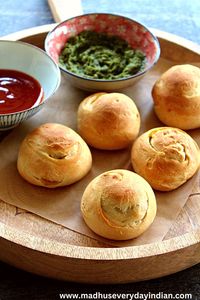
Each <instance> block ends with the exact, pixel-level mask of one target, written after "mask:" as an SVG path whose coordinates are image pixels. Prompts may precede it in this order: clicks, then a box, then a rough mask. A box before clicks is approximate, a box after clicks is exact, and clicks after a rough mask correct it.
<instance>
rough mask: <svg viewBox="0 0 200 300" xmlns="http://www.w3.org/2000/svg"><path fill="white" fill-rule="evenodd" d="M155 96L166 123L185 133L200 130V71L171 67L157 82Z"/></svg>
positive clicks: (153, 92) (177, 66) (190, 68)
mask: <svg viewBox="0 0 200 300" xmlns="http://www.w3.org/2000/svg"><path fill="white" fill-rule="evenodd" d="M152 97H153V100H154V109H155V113H156V115H157V116H158V118H159V119H160V120H161V122H163V123H164V124H166V125H168V126H172V127H177V128H180V129H184V130H188V129H194V128H198V127H200V68H198V67H195V66H193V65H189V64H186V65H176V66H173V67H171V68H170V69H169V70H167V71H166V72H165V73H163V74H162V75H161V77H160V78H159V79H158V80H157V81H156V82H155V84H154V86H153V89H152Z"/></svg>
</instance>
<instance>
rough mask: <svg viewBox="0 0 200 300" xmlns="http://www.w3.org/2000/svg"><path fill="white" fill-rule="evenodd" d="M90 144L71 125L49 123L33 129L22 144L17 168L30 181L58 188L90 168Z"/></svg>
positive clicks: (77, 177) (81, 175)
mask: <svg viewBox="0 0 200 300" xmlns="http://www.w3.org/2000/svg"><path fill="white" fill-rule="evenodd" d="M91 165H92V156H91V152H90V150H89V148H88V146H87V144H86V143H85V142H84V141H83V139H82V138H81V137H80V136H79V135H78V134H77V133H76V132H75V131H73V130H72V129H71V128H69V127H66V126H64V125H61V124H56V123H47V124H43V125H41V126H40V127H38V128H36V129H34V130H33V131H32V132H30V133H29V134H28V135H27V136H26V137H25V139H24V140H23V142H22V143H21V145H20V148H19V153H18V160H17V168H18V171H19V173H20V175H21V176H22V177H23V178H24V179H25V180H27V181H28V182H29V183H31V184H34V185H38V186H44V187H48V188H55V187H60V186H65V185H69V184H72V183H74V182H76V181H78V180H80V179H81V178H82V177H83V176H85V175H86V174H87V173H88V171H89V170H90V168H91Z"/></svg>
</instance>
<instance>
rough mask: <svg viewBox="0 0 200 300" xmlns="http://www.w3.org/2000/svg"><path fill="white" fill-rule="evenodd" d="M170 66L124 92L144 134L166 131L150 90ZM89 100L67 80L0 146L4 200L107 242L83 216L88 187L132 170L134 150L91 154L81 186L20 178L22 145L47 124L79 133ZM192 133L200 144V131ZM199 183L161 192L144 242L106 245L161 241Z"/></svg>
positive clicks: (0, 191)
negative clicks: (82, 107)
mask: <svg viewBox="0 0 200 300" xmlns="http://www.w3.org/2000/svg"><path fill="white" fill-rule="evenodd" d="M171 65H172V64H171V63H170V62H168V61H166V60H163V59H160V61H159V63H158V64H157V65H156V67H154V68H153V69H152V70H151V71H150V72H149V73H148V75H146V76H145V77H144V78H143V79H142V80H141V81H140V82H138V83H137V84H136V85H135V86H132V87H130V88H128V89H126V90H124V91H120V92H123V93H126V94H127V95H128V96H130V97H131V98H133V99H134V100H135V103H136V105H137V106H138V108H139V111H140V114H141V118H142V126H141V132H140V133H142V132H144V131H146V130H148V129H150V128H153V127H157V126H163V124H161V123H160V122H159V121H158V119H157V118H156V116H155V114H154V112H153V106H152V99H151V89H152V86H153V84H154V82H155V80H156V78H157V77H159V76H160V75H161V73H163V72H164V71H165V70H166V69H168V68H169V67H170V66H171ZM88 94H90V93H86V92H83V91H80V90H78V89H76V88H74V87H72V86H71V85H70V84H69V83H68V82H67V80H66V79H65V78H63V79H62V83H61V86H60V88H59V90H58V91H57V93H56V94H55V95H54V96H53V97H52V98H51V99H50V100H49V102H48V103H47V104H46V105H45V106H44V108H43V109H42V110H41V111H40V112H39V113H38V114H37V115H35V116H34V117H32V118H30V119H29V120H27V121H25V122H24V123H22V124H21V125H20V126H18V127H16V128H15V129H14V130H13V131H12V132H11V133H10V134H9V135H8V136H7V137H6V138H5V139H4V140H3V142H2V143H1V144H0V158H1V159H0V198H1V199H2V200H3V201H5V202H7V203H9V204H12V205H15V206H17V207H20V208H23V209H26V210H28V211H30V212H33V213H35V214H37V215H39V216H41V217H44V218H46V219H49V220H51V221H53V222H55V223H58V224H61V225H63V226H65V227H67V228H69V229H71V230H74V231H77V232H79V233H82V234H85V235H87V236H90V237H92V238H95V239H98V240H101V241H105V239H103V238H101V237H99V236H97V235H95V234H94V233H93V232H92V231H91V230H90V229H89V228H88V227H87V226H86V225H85V223H84V221H83V219H82V216H81V212H80V200H81V196H82V193H83V191H84V189H85V187H86V186H87V184H88V183H89V182H90V181H91V180H92V178H94V177H95V176H97V175H99V174H100V173H102V172H104V171H107V170H112V169H120V168H124V169H131V166H130V149H126V150H120V151H111V152H110V151H100V150H95V149H91V151H92V156H93V166H92V170H91V171H90V173H89V174H88V175H87V176H86V177H84V178H83V179H82V180H81V181H79V182H77V183H75V184H73V185H71V186H69V187H64V188H57V189H47V188H42V187H36V186H34V185H31V184H29V183H27V182H26V181H25V180H23V179H22V178H21V177H20V175H19V174H18V171H17V168H16V161H17V154H18V149H19V145H20V143H21V141H22V140H23V138H24V137H25V135H26V134H27V133H28V132H30V131H31V130H32V129H33V128H35V127H38V126H39V125H41V124H43V123H46V122H55V123H62V124H64V125H67V126H69V127H71V128H73V129H75V130H76V112H77V108H78V105H79V103H80V102H81V101H82V100H83V99H84V98H85V97H86V95H88ZM190 133H191V135H193V136H194V138H195V139H196V141H197V142H199V144H200V136H199V131H198V130H196V131H192V132H190ZM197 180H198V174H197V175H195V176H194V177H193V178H192V179H191V180H189V181H188V182H187V183H186V184H184V185H183V186H182V187H180V188H179V189H177V190H175V191H173V192H165V193H162V192H156V198H157V205H158V211H157V216H156V218H155V221H154V223H153V224H152V226H151V227H150V228H149V229H148V230H147V231H146V232H145V233H144V234H143V235H141V236H140V237H139V238H137V239H134V240H130V241H126V242H112V241H107V240H106V242H107V243H111V244H112V245H116V246H132V245H140V244H146V243H151V242H155V241H159V240H162V239H163V238H164V236H165V235H166V234H167V232H168V230H169V228H170V227H171V225H172V223H173V221H174V220H175V219H176V217H177V216H178V214H179V212H180V211H181V209H182V208H183V206H184V205H185V203H186V201H187V199H188V197H189V195H190V193H191V191H192V188H193V186H194V184H195V182H196V181H197ZM27 226H28V224H27ZM44 230H45V229H44Z"/></svg>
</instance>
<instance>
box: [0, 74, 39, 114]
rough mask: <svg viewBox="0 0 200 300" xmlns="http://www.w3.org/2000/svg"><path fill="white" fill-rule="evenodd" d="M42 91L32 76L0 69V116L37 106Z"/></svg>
mask: <svg viewBox="0 0 200 300" xmlns="http://www.w3.org/2000/svg"><path fill="white" fill-rule="evenodd" d="M43 95H44V92H43V89H42V87H41V85H40V83H39V82H38V81H37V80H36V79H35V78H33V77H32V76H30V75H28V74H26V73H23V72H21V71H17V70H5V69H0V114H9V113H15V112H20V111H22V110H26V109H28V108H31V107H32V106H34V104H36V102H37V104H39V103H41V102H42V99H43Z"/></svg>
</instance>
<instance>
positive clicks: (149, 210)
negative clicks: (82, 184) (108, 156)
mask: <svg viewBox="0 0 200 300" xmlns="http://www.w3.org/2000/svg"><path fill="white" fill-rule="evenodd" d="M156 207H157V206H156V199H155V195H154V192H153V190H152V188H151V187H150V185H149V184H148V183H147V181H146V180H144V179H143V178H142V177H141V176H139V175H137V174H136V173H133V172H131V171H128V170H121V169H119V170H112V171H108V172H105V173H103V174H101V175H99V176H97V177H96V178H95V179H93V180H92V181H91V182H90V183H89V185H88V186H87V187H86V189H85V191H84V193H83V197H82V200H81V211H82V215H83V218H84V220H85V222H86V224H87V225H88V226H89V227H90V229H91V230H93V231H94V232H95V233H97V234H98V235H101V236H103V237H105V238H108V239H113V240H128V239H132V238H135V237H137V236H139V235H141V234H142V233H143V232H144V231H146V230H147V228H148V227H149V226H150V225H151V223H152V222H153V220H154V218H155V215H156Z"/></svg>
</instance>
